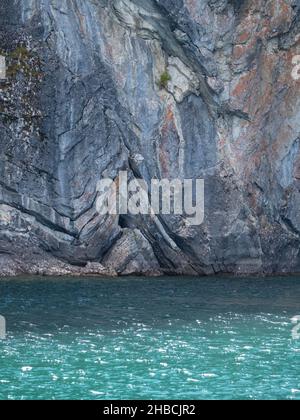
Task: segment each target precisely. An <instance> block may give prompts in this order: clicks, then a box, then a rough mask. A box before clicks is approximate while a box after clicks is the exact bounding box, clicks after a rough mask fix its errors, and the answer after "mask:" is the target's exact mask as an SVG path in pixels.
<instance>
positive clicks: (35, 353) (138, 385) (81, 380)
mask: <svg viewBox="0 0 300 420" xmlns="http://www.w3.org/2000/svg"><path fill="white" fill-rule="evenodd" d="M0 314H1V315H3V316H5V317H6V321H7V339H6V340H3V341H0V399H300V339H299V340H298V339H295V337H294V338H293V337H292V329H293V327H294V325H293V324H292V322H291V318H293V317H294V316H296V315H300V278H276V279H264V280H261V279H242V280H238V279H230V278H217V279H216V278H207V279H197V278H168V277H167V278H162V279H147V278H125V279H114V280H109V279H107V280H106V279H104V280H103V279H34V280H28V279H27V280H26V279H23V280H22V279H18V280H0Z"/></svg>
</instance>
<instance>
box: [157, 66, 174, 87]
mask: <svg viewBox="0 0 300 420" xmlns="http://www.w3.org/2000/svg"><path fill="white" fill-rule="evenodd" d="M170 80H172V79H171V76H170V74H169V73H168V72H167V70H166V71H164V72H163V74H162V75H161V76H160V79H159V87H160V88H161V89H166V88H167V87H168V83H169V82H170Z"/></svg>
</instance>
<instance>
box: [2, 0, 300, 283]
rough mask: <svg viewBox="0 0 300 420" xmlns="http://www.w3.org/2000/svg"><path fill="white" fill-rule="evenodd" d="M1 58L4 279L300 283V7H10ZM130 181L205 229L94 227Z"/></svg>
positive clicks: (142, 222) (152, 222)
mask: <svg viewBox="0 0 300 420" xmlns="http://www.w3.org/2000/svg"><path fill="white" fill-rule="evenodd" d="M0 55H2V56H4V57H6V62H7V79H6V80H5V81H0V154H1V163H0V274H1V275H17V274H24V273H25V274H34V273H37V274H45V275H46V274H53V275H57V274H76V273H77V274H96V275H97V274H103V275H116V273H118V274H119V275H122V274H123V275H127V274H147V275H151V274H153V275H159V274H163V273H168V274H194V275H196V274H201V275H202V274H214V273H235V274H249V273H250V274H271V273H295V272H300V247H299V245H300V212H299V205H300V150H299V142H300V108H299V104H300V95H299V89H300V77H298V69H297V67H295V66H296V64H297V59H296V61H295V57H296V56H297V55H298V56H299V55H300V1H299V0H276V1H275V0H267V1H266V0H243V1H242V0H240V1H237V0H43V1H37V0H2V1H1V3H0ZM299 62H300V61H299ZM298 64H299V63H298ZM166 71H167V72H168V73H169V74H170V76H171V80H170V81H169V82H168V83H167V86H165V88H163V87H162V86H160V83H159V80H160V77H161V75H162V74H163V73H164V72H166ZM299 74H300V72H299ZM137 157H138V158H137ZM120 170H128V171H129V172H130V174H131V177H137V178H143V179H145V180H146V181H147V182H148V183H149V182H150V180H151V178H169V179H173V178H178V177H179V178H181V179H184V178H204V179H205V193H206V199H205V222H204V224H203V225H202V226H190V225H189V224H188V223H186V220H185V218H184V217H179V216H176V217H175V216H159V217H157V218H153V217H148V216H139V217H129V216H120V217H119V216H100V215H99V214H98V213H97V211H96V206H95V202H96V198H97V192H96V185H97V182H98V181H99V179H101V178H102V177H110V178H112V179H115V178H116V177H117V176H118V172H119V171H120ZM103 265H104V266H106V267H107V268H104V267H103Z"/></svg>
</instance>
